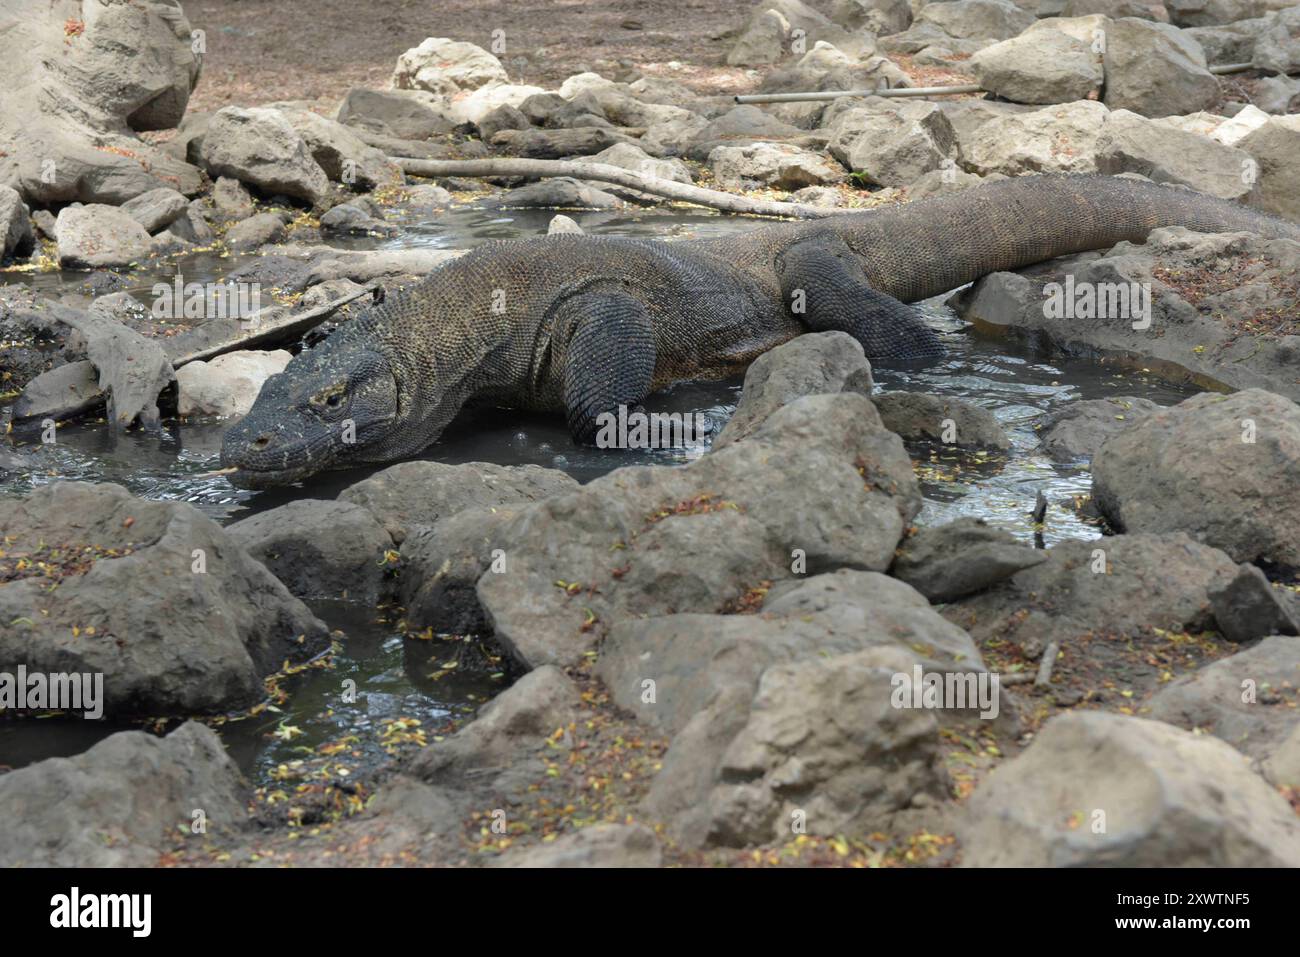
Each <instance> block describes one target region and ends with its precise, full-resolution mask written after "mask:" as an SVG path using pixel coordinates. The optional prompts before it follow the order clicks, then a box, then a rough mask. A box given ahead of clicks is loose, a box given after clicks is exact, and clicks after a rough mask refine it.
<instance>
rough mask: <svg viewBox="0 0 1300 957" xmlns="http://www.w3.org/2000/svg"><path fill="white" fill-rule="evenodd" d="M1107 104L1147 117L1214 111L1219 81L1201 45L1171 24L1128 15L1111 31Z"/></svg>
mask: <svg viewBox="0 0 1300 957" xmlns="http://www.w3.org/2000/svg"><path fill="white" fill-rule="evenodd" d="M1105 60H1106V93H1105V97H1104V99H1105V103H1106V105H1107V106H1109V107H1110V108H1111V109H1112V110H1131V111H1133V112H1134V113H1140V114H1141V115H1142V116H1176V115H1181V114H1184V113H1194V112H1196V111H1197V110H1204V109H1208V108H1209V107H1210V106H1212V105H1213V104H1214V103H1215V101H1217V100H1218V98H1219V81H1218V80H1216V79H1215V78H1214V76H1213V75H1212V74H1211V73H1210V72H1209V71H1208V70H1207V69H1206V63H1205V52H1204V51H1203V50H1202V49H1201V47H1200V44H1198V43H1197V42H1196V41H1195V40H1193V39H1191V38H1190V37H1187V36H1185V35H1184V34H1183V33H1182V31H1181V30H1179V29H1178V28H1177V27H1172V26H1170V25H1169V24H1167V23H1152V22H1150V21H1148V20H1137V19H1134V18H1124V19H1121V20H1116V21H1114V22H1113V23H1111V24H1110V26H1109V27H1108V28H1107V29H1106V54H1105Z"/></svg>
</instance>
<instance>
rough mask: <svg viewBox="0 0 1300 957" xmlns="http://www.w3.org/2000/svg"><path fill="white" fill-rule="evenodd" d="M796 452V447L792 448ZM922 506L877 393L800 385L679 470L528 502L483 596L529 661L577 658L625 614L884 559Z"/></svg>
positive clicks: (705, 601) (715, 599)
mask: <svg viewBox="0 0 1300 957" xmlns="http://www.w3.org/2000/svg"><path fill="white" fill-rule="evenodd" d="M796 449H797V450H798V454H795V450H796ZM919 508H920V494H919V491H918V487H917V485H916V479H915V477H914V475H913V474H912V469H911V463H910V462H909V460H908V458H907V455H906V453H905V452H904V450H903V447H902V443H901V441H900V440H899V439H898V437H897V436H895V435H893V434H892V433H890V432H888V431H886V430H885V429H884V428H883V426H881V424H880V419H879V416H877V415H876V412H875V409H874V408H873V407H872V405H871V402H870V400H869V399H867V398H866V397H864V396H861V395H856V394H841V395H819V396H808V397H805V398H801V399H798V400H796V401H795V402H793V403H791V404H790V405H787V406H784V407H783V408H781V409H779V410H778V411H777V412H775V413H773V414H772V415H770V416H768V418H767V419H766V420H765V421H764V422H763V423H762V425H760V426H759V428H758V429H756V430H755V431H754V432H753V434H751V435H750V436H749V437H748V438H746V439H744V440H743V441H740V442H736V443H733V444H731V445H729V446H727V447H726V448H723V449H720V450H718V451H716V452H712V453H710V454H708V455H706V456H704V457H703V458H701V459H698V460H696V461H695V462H692V463H691V464H690V465H688V466H685V467H683V468H669V467H642V468H624V469H620V470H618V471H616V472H612V473H610V474H609V475H606V476H602V477H601V478H598V479H596V480H594V481H592V482H590V483H589V484H587V485H586V486H583V487H582V488H581V489H579V490H577V491H575V492H572V493H569V494H564V495H558V496H555V497H553V498H550V499H548V500H546V501H545V502H542V503H539V504H537V505H534V506H531V507H529V508H527V509H524V510H523V511H521V512H520V514H519V515H518V516H516V517H515V518H514V519H513V520H512V521H510V522H509V523H507V524H506V526H505V528H504V529H502V532H501V541H500V544H499V546H498V547H500V548H501V549H502V550H503V551H504V553H505V555H506V560H507V563H508V567H509V572H508V573H507V574H485V575H484V576H483V577H482V578H480V579H479V582H478V597H479V600H480V602H481V603H482V605H483V608H484V609H485V611H486V612H487V615H488V617H489V620H490V621H491V623H492V625H493V627H494V629H495V631H496V637H497V640H498V641H499V642H501V644H502V645H503V646H504V647H505V648H506V649H507V650H508V651H510V652H511V654H512V655H513V656H514V657H515V658H516V659H518V660H519V661H520V662H522V663H523V664H524V665H525V666H532V667H535V666H537V665H538V664H543V663H572V662H576V661H578V660H580V659H581V658H582V657H583V655H584V654H585V653H586V652H587V651H588V650H589V649H590V648H591V646H592V644H593V642H594V641H595V640H597V639H598V638H599V637H600V636H601V635H602V634H604V633H605V632H606V631H607V629H608V628H609V627H611V626H612V625H614V624H616V623H617V622H618V621H621V620H624V619H627V618H632V617H638V616H643V615H651V614H666V613H670V612H674V611H700V612H717V611H720V610H722V608H723V607H724V606H728V605H730V604H733V603H736V602H742V603H743V602H744V601H745V600H746V596H747V595H748V594H749V593H750V592H751V589H753V588H755V587H758V586H759V585H760V584H761V583H762V582H763V581H765V580H777V579H781V578H789V577H791V575H792V574H793V573H795V572H794V569H796V568H799V569H806V570H807V571H808V572H818V571H823V570H826V569H830V568H837V567H845V566H847V567H853V568H863V569H877V570H879V569H884V568H886V567H887V566H888V564H889V562H890V560H891V559H892V557H893V551H894V546H895V545H896V544H897V542H898V540H899V538H901V536H902V534H903V530H904V528H905V527H906V526H907V524H908V523H909V522H910V521H911V519H912V517H913V516H915V514H916V512H917V511H918V510H919Z"/></svg>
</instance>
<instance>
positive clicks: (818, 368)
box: [713, 332, 872, 449]
mask: <svg viewBox="0 0 1300 957" xmlns="http://www.w3.org/2000/svg"><path fill="white" fill-rule="evenodd" d="M871 389H872V382H871V363H870V362H868V361H867V359H866V356H865V355H864V354H863V351H862V345H861V343H859V342H858V341H857V340H856V339H854V338H853V337H852V336H850V335H848V334H847V333H843V332H818V333H806V334H804V335H802V336H799V337H798V338H796V339H792V340H791V341H790V342H787V343H785V344H784V345H781V346H777V347H776V348H775V349H772V350H770V351H768V352H765V353H763V354H762V355H761V356H759V357H758V358H757V359H755V360H754V361H753V362H752V363H750V366H749V369H748V370H747V371H746V372H745V387H744V390H743V391H742V392H741V395H740V402H739V403H738V404H737V405H736V411H735V414H734V415H732V417H731V418H730V419H729V420H728V421H727V424H726V426H725V427H724V428H723V430H722V432H721V433H720V434H719V435H718V437H717V438H716V439H715V440H714V442H713V448H714V449H722V448H725V447H726V446H728V445H730V444H731V443H733V442H737V441H739V440H741V439H743V438H745V437H746V436H749V435H752V434H753V432H754V430H755V429H757V428H758V427H759V426H760V425H761V424H762V423H763V422H764V421H765V420H766V419H767V417H768V416H769V415H771V414H772V413H773V412H775V411H776V410H777V409H779V408H781V407H782V406H784V405H787V404H789V403H790V402H793V401H794V400H795V399H798V398H801V397H803V396H805V395H825V394H827V393H835V392H844V391H852V392H859V393H861V394H862V395H865V396H868V397H870V395H871Z"/></svg>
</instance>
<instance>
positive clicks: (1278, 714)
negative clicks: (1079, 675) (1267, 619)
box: [1150, 635, 1300, 759]
mask: <svg viewBox="0 0 1300 957" xmlns="http://www.w3.org/2000/svg"><path fill="white" fill-rule="evenodd" d="M1150 716H1151V717H1152V718H1154V719H1155V720H1157V721H1165V722H1168V723H1169V724H1172V725H1177V726H1178V727H1180V728H1185V729H1186V730H1188V731H1201V732H1208V733H1210V734H1213V735H1214V736H1215V737H1216V738H1222V739H1223V740H1224V741H1227V742H1228V743H1229V744H1230V745H1232V746H1233V747H1234V748H1236V749H1237V750H1238V751H1241V752H1243V753H1245V754H1247V755H1249V756H1251V757H1253V758H1258V759H1264V758H1267V757H1268V756H1269V755H1271V754H1272V753H1273V752H1274V751H1276V750H1277V749H1278V748H1279V747H1280V746H1281V745H1282V744H1283V742H1284V741H1285V740H1286V739H1287V737H1289V736H1290V734H1291V733H1292V732H1293V731H1294V730H1295V729H1296V728H1297V727H1300V641H1298V640H1296V638H1295V636H1294V635H1286V636H1282V635H1278V636H1273V637H1269V638H1265V639H1264V640H1263V641H1261V642H1260V643H1259V644H1257V645H1255V646H1253V647H1251V648H1248V649H1246V650H1245V651H1239V652H1237V654H1235V655H1230V656H1228V657H1227V658H1223V659H1221V660H1219V661H1216V662H1213V663H1212V664H1209V665H1206V666H1205V667H1204V668H1201V669H1199V670H1198V671H1196V672H1193V673H1192V674H1190V675H1188V676H1186V677H1184V678H1179V679H1178V680H1177V681H1173V682H1170V683H1169V684H1168V685H1166V686H1165V687H1164V688H1162V689H1160V691H1159V692H1157V693H1156V694H1155V695H1154V696H1153V697H1152V698H1151V711H1150Z"/></svg>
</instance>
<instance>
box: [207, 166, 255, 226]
mask: <svg viewBox="0 0 1300 957" xmlns="http://www.w3.org/2000/svg"><path fill="white" fill-rule="evenodd" d="M209 198H210V199H211V201H212V211H213V215H214V216H215V217H216V218H217V219H218V220H220V221H222V222H232V221H238V220H241V219H247V218H248V217H249V216H252V215H253V214H254V213H255V212H257V210H256V209H255V208H254V206H253V197H252V196H251V195H249V192H248V190H247V189H245V188H244V184H243V183H241V182H240V181H239V180H237V179H234V178H233V177H230V176H220V177H218V178H217V181H216V182H215V183H214V184H213V185H212V195H211V196H210V197H209Z"/></svg>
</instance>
